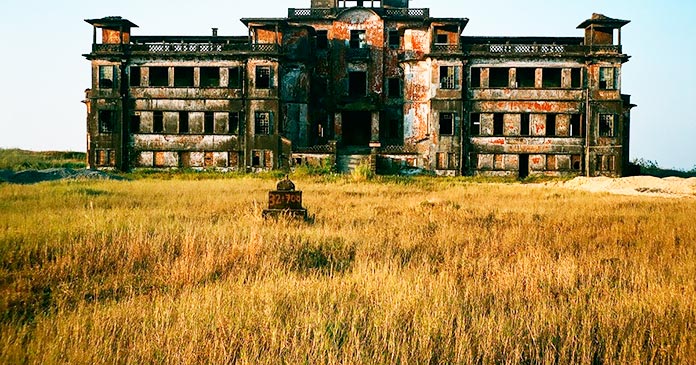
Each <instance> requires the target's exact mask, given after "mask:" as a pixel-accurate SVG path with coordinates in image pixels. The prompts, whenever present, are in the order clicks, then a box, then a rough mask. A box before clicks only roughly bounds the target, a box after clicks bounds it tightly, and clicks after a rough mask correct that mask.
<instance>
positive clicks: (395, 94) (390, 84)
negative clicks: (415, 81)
mask: <svg viewBox="0 0 696 365" xmlns="http://www.w3.org/2000/svg"><path fill="white" fill-rule="evenodd" d="M387 92H388V96H389V97H390V98H399V97H401V79H399V78H396V77H392V78H389V79H387Z"/></svg>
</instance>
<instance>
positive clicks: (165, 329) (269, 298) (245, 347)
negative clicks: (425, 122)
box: [0, 178, 696, 364]
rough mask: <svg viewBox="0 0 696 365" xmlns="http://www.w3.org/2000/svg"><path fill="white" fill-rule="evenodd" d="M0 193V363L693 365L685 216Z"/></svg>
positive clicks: (82, 185) (449, 183)
mask: <svg viewBox="0 0 696 365" xmlns="http://www.w3.org/2000/svg"><path fill="white" fill-rule="evenodd" d="M295 182H296V184H297V185H298V188H300V189H302V190H303V191H304V197H305V206H306V207H307V208H309V210H310V212H311V213H313V214H315V215H316V219H315V221H314V222H313V223H312V224H304V223H299V222H292V221H290V222H288V221H282V220H281V221H277V222H276V221H268V222H264V221H263V220H262V219H261V218H260V216H261V209H263V208H264V205H265V199H266V193H267V191H268V190H270V189H272V188H273V187H274V181H271V180H262V179H255V178H237V179H229V180H208V181H156V180H139V181H132V182H61V183H43V184H38V185H33V186H14V185H0V318H1V320H0V363H8V364H15V363H28V364H54V363H71V364H113V363H119V364H120V363H124V364H125V363H128V364H138V363H141V364H151V363H157V364H201V363H203V364H220V363H239V364H279V363H285V364H299V363H309V364H396V363H400V364H425V363H430V364H450V363H462V364H468V363H476V364H481V363H483V364H485V363H503V364H508V363H509V364H518V363H563V364H567V363H581V364H595V363H607V364H626V363H628V364H645V363H692V362H693V361H694V359H696V328H695V326H696V295H695V293H696V280H695V279H694V278H696V224H695V223H696V220H695V219H694V217H695V216H694V212H695V211H696V200H694V199H683V200H679V199H660V198H645V197H628V196H612V195H608V194H589V193H583V192H575V191H569V190H561V189H557V188H552V187H540V186H528V185H504V184H474V183H469V182H467V180H456V179H417V180H409V181H407V183H396V182H391V183H376V182H359V183H356V182H351V181H349V180H344V179H337V180H335V181H333V182H328V183H324V182H320V181H319V180H316V179H312V178H300V179H298V180H296V181H295Z"/></svg>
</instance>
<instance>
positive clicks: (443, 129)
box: [439, 113, 454, 136]
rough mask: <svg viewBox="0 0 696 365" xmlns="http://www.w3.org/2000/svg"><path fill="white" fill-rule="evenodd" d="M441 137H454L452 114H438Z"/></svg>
mask: <svg viewBox="0 0 696 365" xmlns="http://www.w3.org/2000/svg"><path fill="white" fill-rule="evenodd" d="M439 132H440V135H441V136H451V135H454V113H440V128H439Z"/></svg>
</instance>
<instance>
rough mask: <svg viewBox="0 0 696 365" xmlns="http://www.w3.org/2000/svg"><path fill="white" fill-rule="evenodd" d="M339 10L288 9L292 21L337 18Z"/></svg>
mask: <svg viewBox="0 0 696 365" xmlns="http://www.w3.org/2000/svg"><path fill="white" fill-rule="evenodd" d="M336 10H337V9H316V8H312V9H294V8H290V9H288V18H290V19H297V18H302V19H323V18H329V17H333V16H336Z"/></svg>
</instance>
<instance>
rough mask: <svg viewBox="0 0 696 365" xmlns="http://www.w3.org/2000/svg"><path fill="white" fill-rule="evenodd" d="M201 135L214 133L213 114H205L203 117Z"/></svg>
mask: <svg viewBox="0 0 696 365" xmlns="http://www.w3.org/2000/svg"><path fill="white" fill-rule="evenodd" d="M203 133H205V134H213V133H215V113H213V112H205V114H204V115H203Z"/></svg>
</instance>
